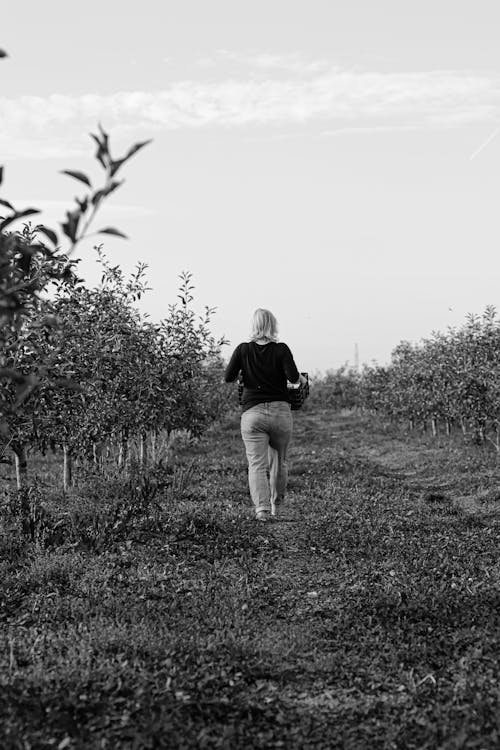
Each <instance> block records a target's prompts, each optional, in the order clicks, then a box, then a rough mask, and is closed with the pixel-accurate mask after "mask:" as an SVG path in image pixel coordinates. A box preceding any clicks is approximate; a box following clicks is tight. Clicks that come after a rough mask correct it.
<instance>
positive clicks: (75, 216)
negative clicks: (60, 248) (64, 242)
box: [61, 210, 81, 242]
mask: <svg viewBox="0 0 500 750" xmlns="http://www.w3.org/2000/svg"><path fill="white" fill-rule="evenodd" d="M80 216H81V213H80V211H79V210H76V211H67V213H66V217H67V219H66V221H65V222H64V224H61V227H62V230H63V232H64V234H65V235H66V237H68V238H69V239H70V240H71V241H72V242H76V235H77V232H78V223H79V221H80Z"/></svg>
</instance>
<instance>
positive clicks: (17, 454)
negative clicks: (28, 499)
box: [12, 445, 28, 490]
mask: <svg viewBox="0 0 500 750" xmlns="http://www.w3.org/2000/svg"><path fill="white" fill-rule="evenodd" d="M12 450H13V451H14V460H15V464H16V483H17V489H18V490H20V489H22V488H23V487H25V486H26V484H27V481H28V459H27V457H26V448H25V446H24V445H16V446H15V447H14V446H13V447H12Z"/></svg>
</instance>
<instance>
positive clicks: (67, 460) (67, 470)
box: [63, 444, 73, 492]
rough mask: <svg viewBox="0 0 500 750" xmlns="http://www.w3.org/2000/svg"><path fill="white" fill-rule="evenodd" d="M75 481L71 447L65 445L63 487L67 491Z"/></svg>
mask: <svg viewBox="0 0 500 750" xmlns="http://www.w3.org/2000/svg"><path fill="white" fill-rule="evenodd" d="M72 483H73V460H72V455H71V448H70V447H69V446H68V445H66V444H64V445H63V489H64V492H67V491H68V490H69V488H70V487H71V485H72Z"/></svg>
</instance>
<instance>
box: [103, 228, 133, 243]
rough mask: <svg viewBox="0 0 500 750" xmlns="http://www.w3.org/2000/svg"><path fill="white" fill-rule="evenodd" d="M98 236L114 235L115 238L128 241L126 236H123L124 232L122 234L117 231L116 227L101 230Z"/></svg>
mask: <svg viewBox="0 0 500 750" xmlns="http://www.w3.org/2000/svg"><path fill="white" fill-rule="evenodd" d="M97 234H113V235H115V237H123V239H125V240H128V237H127V235H126V234H123V232H120V231H119V230H118V229H115V228H114V227H105V228H104V229H99V231H98V232H97Z"/></svg>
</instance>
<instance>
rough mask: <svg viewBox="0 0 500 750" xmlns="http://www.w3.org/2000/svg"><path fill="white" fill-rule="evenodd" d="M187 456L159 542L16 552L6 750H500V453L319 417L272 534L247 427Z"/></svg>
mask: <svg viewBox="0 0 500 750" xmlns="http://www.w3.org/2000/svg"><path fill="white" fill-rule="evenodd" d="M186 451H187V449H185V455H184V456H182V455H181V456H180V458H179V461H180V465H182V462H183V461H184V462H186V461H187V460H188V457H187V455H186ZM188 452H189V461H191V460H194V464H193V469H192V472H191V474H190V477H189V483H187V482H186V486H185V487H183V496H182V499H180V498H179V497H177V498H175V497H173V496H172V494H170V495H169V497H168V498H167V499H164V500H163V501H162V502H163V503H164V507H163V508H162V512H161V522H158V523H157V524H156V526H155V528H154V529H151V528H149V529H148V530H145V529H144V528H143V527H141V529H139V528H138V529H137V530H135V531H134V533H130V534H128V535H125V536H124V535H123V533H122V534H118V533H117V534H116V536H113V534H109V535H108V536H107V537H106V538H105V540H104V542H103V543H102V545H101V546H100V547H99V548H98V549H96V548H93V549H91V548H89V545H88V544H83V543H82V544H78V543H74V542H73V543H72V544H71V545H68V544H67V545H64V544H61V545H59V546H52V547H50V546H49V547H48V548H47V549H42V548H40V545H38V546H37V545H33V544H32V545H31V546H30V545H25V546H20V545H16V544H14V543H13V542H11V543H10V546H9V544H8V542H7V540H5V539H4V540H3V545H4V549H3V550H2V562H1V571H0V572H1V574H2V575H1V581H2V582H1V583H0V590H1V593H2V600H1V602H0V618H1V619H2V620H3V628H2V634H1V635H0V644H1V676H0V679H1V691H0V711H1V714H2V715H3V716H4V717H5V718H4V722H3V727H2V728H1V729H0V734H1V733H3V736H2V737H1V746H2V748H6V749H7V748H49V747H58V748H60V749H61V750H63V748H73V747H74V748H76V747H78V748H80V747H81V748H94V747H95V748H244V749H245V750H246V749H247V748H263V749H264V748H325V749H327V748H346V749H347V750H351V749H352V750H358V749H362V748H370V750H373V749H374V748H401V749H403V748H404V749H405V750H406V749H410V748H418V749H421V748H443V750H452V749H454V748H457V749H458V748H481V749H484V750H486V749H488V748H498V747H499V746H500V693H499V691H498V678H499V666H498V664H499V656H500V654H499V642H500V627H499V626H500V606H499V605H500V591H499V581H500V564H499V538H500V525H499V519H500V513H499V511H500V500H498V497H499V496H500V493H499V492H498V489H497V488H498V487H499V480H500V472H499V467H498V465H497V456H496V454H495V453H494V451H493V450H492V449H491V450H490V449H489V448H488V447H483V448H481V447H476V446H464V445H463V444H462V442H461V440H460V439H459V438H452V439H451V440H449V439H448V438H445V437H442V438H438V439H437V440H433V439H432V438H431V437H430V436H422V435H416V436H415V435H408V434H405V433H403V432H401V431H400V430H398V429H396V428H395V427H393V426H389V425H384V424H382V423H380V422H374V421H373V420H371V419H368V418H367V417H365V416H362V415H359V414H344V415H339V414H335V413H329V412H327V411H325V410H321V411H319V410H317V409H315V408H314V405H313V404H307V405H306V407H305V408H304V410H303V411H300V412H297V413H296V414H295V437H294V442H293V449H292V452H291V457H290V459H291V460H290V468H291V471H290V488H289V493H288V503H289V509H290V516H291V517H292V518H293V519H294V520H289V521H283V522H278V523H271V524H262V523H258V522H256V521H255V520H254V519H253V515H252V509H251V507H250V501H249V498H248V490H247V484H246V467H245V459H244V452H243V446H242V443H241V438H240V436H239V431H238V418H237V415H233V416H231V417H230V418H228V419H227V420H225V421H224V423H223V424H221V425H217V426H216V427H214V428H212V429H211V430H210V431H209V433H208V434H207V435H205V436H204V438H202V439H201V440H200V441H198V442H197V443H196V444H194V445H189V449H188Z"/></svg>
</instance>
